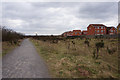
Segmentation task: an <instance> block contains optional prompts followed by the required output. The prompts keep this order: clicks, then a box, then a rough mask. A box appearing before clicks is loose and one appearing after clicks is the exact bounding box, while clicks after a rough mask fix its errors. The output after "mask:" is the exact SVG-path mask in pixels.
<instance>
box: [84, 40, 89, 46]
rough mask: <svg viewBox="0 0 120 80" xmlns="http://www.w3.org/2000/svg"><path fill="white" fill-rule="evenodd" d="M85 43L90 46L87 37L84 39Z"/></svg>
mask: <svg viewBox="0 0 120 80" xmlns="http://www.w3.org/2000/svg"><path fill="white" fill-rule="evenodd" d="M84 43H85V44H87V46H88V47H89V41H88V40H87V39H86V40H85V41H84Z"/></svg>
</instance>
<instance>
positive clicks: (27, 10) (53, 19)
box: [2, 2, 117, 34]
mask: <svg viewBox="0 0 120 80" xmlns="http://www.w3.org/2000/svg"><path fill="white" fill-rule="evenodd" d="M50 8H51V9H52V10H53V12H52V10H51V9H50ZM57 8H58V10H57ZM2 9H3V11H2V18H3V23H4V25H7V26H12V24H10V23H9V22H8V21H7V20H22V21H23V23H22V24H20V25H18V26H17V25H15V26H14V27H11V28H13V29H14V30H16V31H20V32H23V33H26V34H32V33H33V34H34V32H38V33H39V34H61V33H62V32H64V31H67V30H72V29H75V28H78V29H85V28H86V27H87V25H88V24H90V23H91V22H95V23H103V24H104V22H107V21H111V20H112V18H113V17H114V18H115V16H116V15H117V10H116V9H117V3H104V2H103V3H94V2H93V3H90V2H85V3H84V2H78V3H76V2H74V3H72V2H40V3H35V2H32V3H25V2H22V3H12V2H8V3H3V8H2ZM49 9H50V10H49ZM54 9H55V11H54ZM115 21H116V20H115ZM72 22H73V23H72Z"/></svg>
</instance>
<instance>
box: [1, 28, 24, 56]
mask: <svg viewBox="0 0 120 80" xmlns="http://www.w3.org/2000/svg"><path fill="white" fill-rule="evenodd" d="M0 27H1V29H0V32H2V55H3V56H4V55H5V54H6V53H8V52H9V51H10V50H12V49H14V48H15V47H16V46H18V45H19V44H20V42H21V39H23V38H24V35H23V34H21V33H17V32H15V31H13V30H11V29H7V28H6V27H3V26H0Z"/></svg>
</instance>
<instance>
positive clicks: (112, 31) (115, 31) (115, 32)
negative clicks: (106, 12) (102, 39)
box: [106, 27, 117, 35]
mask: <svg viewBox="0 0 120 80" xmlns="http://www.w3.org/2000/svg"><path fill="white" fill-rule="evenodd" d="M106 34H109V35H114V34H117V30H116V28H115V27H107V32H106Z"/></svg>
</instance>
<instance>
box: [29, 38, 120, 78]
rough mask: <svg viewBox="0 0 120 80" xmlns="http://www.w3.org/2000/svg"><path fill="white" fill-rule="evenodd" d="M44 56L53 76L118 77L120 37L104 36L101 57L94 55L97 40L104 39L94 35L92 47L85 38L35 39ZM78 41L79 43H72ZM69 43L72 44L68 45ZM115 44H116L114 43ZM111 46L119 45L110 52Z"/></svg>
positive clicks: (37, 47)
mask: <svg viewBox="0 0 120 80" xmlns="http://www.w3.org/2000/svg"><path fill="white" fill-rule="evenodd" d="M31 41H32V42H33V43H34V45H35V46H36V49H37V51H38V53H39V54H40V56H42V57H43V58H44V60H45V61H46V63H47V65H48V67H49V71H50V73H51V76H52V77H53V78H111V77H112V78H118V77H119V76H120V75H119V74H118V72H117V70H118V54H117V46H116V45H117V39H112V40H108V39H104V40H103V41H104V44H105V46H104V48H101V49H100V51H99V57H98V59H95V58H93V52H94V50H95V48H96V47H95V43H96V42H99V41H101V40H97V39H91V40H88V41H89V43H90V44H89V47H88V46H87V45H86V44H85V43H84V41H85V39H70V40H66V41H62V40H61V41H58V43H56V44H55V43H52V42H51V41H46V42H44V41H40V40H35V39H31ZM71 41H74V42H75V45H73V44H72V43H71ZM68 45H70V46H69V47H70V48H68ZM111 45H112V46H111ZM107 47H109V49H113V48H114V49H115V52H114V53H113V54H109V53H108V51H107Z"/></svg>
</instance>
